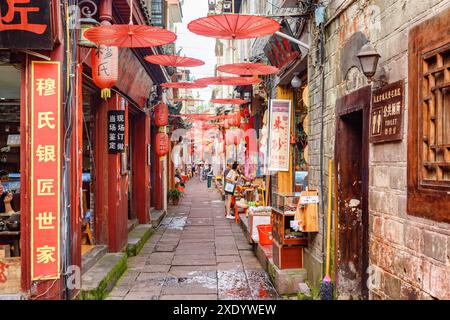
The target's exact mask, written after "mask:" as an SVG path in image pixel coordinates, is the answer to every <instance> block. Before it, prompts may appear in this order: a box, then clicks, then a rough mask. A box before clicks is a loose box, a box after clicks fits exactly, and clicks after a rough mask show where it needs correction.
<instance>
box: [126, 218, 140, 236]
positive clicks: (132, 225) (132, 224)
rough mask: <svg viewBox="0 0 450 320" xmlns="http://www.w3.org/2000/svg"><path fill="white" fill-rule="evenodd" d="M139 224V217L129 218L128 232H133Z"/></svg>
mask: <svg viewBox="0 0 450 320" xmlns="http://www.w3.org/2000/svg"><path fill="white" fill-rule="evenodd" d="M138 224H139V221H138V219H132V220H128V233H130V232H131V230H133V229H134V228H136V226H137V225H138Z"/></svg>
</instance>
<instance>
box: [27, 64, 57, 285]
mask: <svg viewBox="0 0 450 320" xmlns="http://www.w3.org/2000/svg"><path fill="white" fill-rule="evenodd" d="M60 68H61V66H60V63H59V62H51V61H32V70H31V81H32V83H31V151H32V157H31V197H30V199H31V222H32V223H31V277H32V280H45V279H58V278H59V273H60V240H59V239H60V237H59V235H60V167H61V160H60V157H61V150H60V142H61V141H60V139H61V138H60V136H61V135H60V129H61V124H60V110H59V109H60V91H61V79H60Z"/></svg>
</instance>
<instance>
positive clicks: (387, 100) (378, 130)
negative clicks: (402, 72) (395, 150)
mask: <svg viewBox="0 0 450 320" xmlns="http://www.w3.org/2000/svg"><path fill="white" fill-rule="evenodd" d="M403 101H404V99H403V81H399V82H395V83H392V84H389V85H387V86H385V87H383V88H381V89H379V90H375V91H374V92H373V95H372V109H371V112H370V142H371V143H380V142H387V141H397V140H402V134H403V132H402V122H403V109H404V103H403Z"/></svg>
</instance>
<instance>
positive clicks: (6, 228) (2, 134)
mask: <svg viewBox="0 0 450 320" xmlns="http://www.w3.org/2000/svg"><path fill="white" fill-rule="evenodd" d="M6 56H7V57H6ZM1 58H5V59H1V61H0V75H1V77H0V295H5V294H6V295H12V294H17V293H19V292H20V290H21V256H22V252H21V246H20V240H21V231H22V230H21V225H20V222H21V214H20V205H21V197H22V196H24V195H23V193H21V159H23V158H22V157H23V156H24V154H22V153H25V152H26V147H24V146H21V143H20V142H21V140H20V128H21V120H24V119H22V118H21V69H22V63H21V59H20V57H19V56H15V55H13V54H12V53H9V52H5V53H2V57H1ZM6 60H7V61H8V62H4V61H6ZM13 61H14V62H13ZM22 178H24V177H22ZM24 214H25V213H24Z"/></svg>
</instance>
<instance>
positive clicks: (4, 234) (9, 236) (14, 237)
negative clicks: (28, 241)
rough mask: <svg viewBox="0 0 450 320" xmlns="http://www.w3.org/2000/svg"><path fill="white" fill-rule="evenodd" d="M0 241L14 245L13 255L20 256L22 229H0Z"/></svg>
mask: <svg viewBox="0 0 450 320" xmlns="http://www.w3.org/2000/svg"><path fill="white" fill-rule="evenodd" d="M0 243H7V244H9V245H11V246H12V247H13V250H12V254H13V257H20V231H0Z"/></svg>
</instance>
